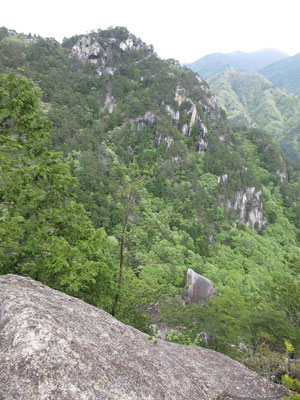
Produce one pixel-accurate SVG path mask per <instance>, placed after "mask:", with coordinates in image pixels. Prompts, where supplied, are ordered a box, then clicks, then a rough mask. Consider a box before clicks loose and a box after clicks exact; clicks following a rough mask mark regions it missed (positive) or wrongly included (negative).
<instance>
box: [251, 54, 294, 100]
mask: <svg viewBox="0 0 300 400" xmlns="http://www.w3.org/2000/svg"><path fill="white" fill-rule="evenodd" d="M258 72H259V73H260V74H262V75H264V76H265V77H266V78H267V79H269V80H270V81H271V82H273V83H275V84H276V85H278V86H279V87H281V88H284V89H286V90H288V91H289V92H291V93H294V94H295V95H297V96H300V53H298V54H296V55H294V56H292V57H288V58H286V59H283V60H279V61H278V62H274V63H272V64H270V65H267V66H265V67H263V68H261V69H260V70H259V71H258Z"/></svg>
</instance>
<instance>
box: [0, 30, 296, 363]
mask: <svg viewBox="0 0 300 400" xmlns="http://www.w3.org/2000/svg"><path fill="white" fill-rule="evenodd" d="M1 38H2V40H1V41H0V54H1V57H0V70H1V72H3V73H4V74H3V75H2V76H1V97H0V99H1V108H0V128H1V132H0V133H1V144H2V146H1V161H2V165H1V168H2V170H1V184H0V196H1V199H0V201H1V205H0V207H1V208H0V213H1V214H0V221H1V230H0V235H1V246H2V247H1V250H2V251H1V262H2V264H1V267H0V268H1V269H0V271H1V273H7V272H14V273H19V274H24V275H30V276H32V277H33V278H35V279H40V280H41V281H42V282H44V283H47V284H49V285H51V286H53V287H55V288H58V289H60V290H64V291H67V292H68V293H71V294H74V295H76V296H78V297H81V298H83V299H84V300H86V301H88V302H90V303H92V304H94V305H96V306H99V307H103V308H104V309H105V310H106V311H108V312H111V313H112V312H113V313H114V314H115V315H116V317H117V318H119V319H121V320H122V321H124V322H125V323H128V324H131V325H133V326H135V327H137V328H138V329H140V330H142V331H144V332H149V333H151V330H152V327H151V319H150V317H149V315H148V313H147V310H148V307H149V304H151V303H153V302H156V301H158V300H163V299H165V298H172V297H174V298H175V299H176V296H178V295H180V294H181V292H182V290H183V287H184V285H185V274H186V271H187V269H188V268H193V269H194V270H195V271H196V272H198V273H201V274H202V275H205V276H206V277H207V278H209V279H210V280H211V281H212V283H213V285H214V287H215V289H216V293H217V299H216V300H214V301H213V302H211V303H209V304H207V305H206V306H205V307H204V308H202V309H201V312H202V311H203V314H202V313H201V312H200V311H199V310H200V306H191V307H186V308H185V309H182V308H181V307H180V306H178V307H177V308H176V310H177V311H178V316H176V315H177V312H176V313H175V314H176V315H175V314H174V313H173V311H174V310H173V305H172V304H171V303H170V304H169V307H167V308H168V309H167V310H166V317H165V318H168V322H169V324H170V325H172V324H173V325H175V326H176V327H178V326H180V327H182V329H183V331H185V332H186V333H187V335H188V337H189V340H192V341H194V340H195V338H196V337H197V335H198V333H199V329H204V330H205V331H207V332H208V333H209V336H208V337H209V339H208V342H207V344H206V346H207V347H210V348H214V349H218V350H220V351H223V352H224V353H227V354H230V355H232V356H235V357H236V356H238V355H239V354H240V350H239V348H238V347H234V346H232V345H235V346H238V344H239V343H241V342H243V343H244V344H245V346H246V348H248V349H250V351H254V352H255V351H257V349H259V346H260V345H261V344H262V343H264V344H265V343H268V344H269V345H270V348H271V349H272V350H278V351H280V350H281V349H282V348H283V342H284V339H288V340H289V341H291V342H292V343H294V345H295V347H297V346H298V348H299V344H300V343H299V299H300V296H299V260H300V251H299V246H298V244H299V242H298V241H299V228H300V211H299V198H300V196H299V193H300V181H299V171H298V170H297V168H296V167H295V166H294V165H293V164H291V163H290V162H289V161H288V160H286V158H285V157H284V155H283V153H282V152H281V150H280V149H279V147H278V146H277V145H276V144H275V143H274V142H273V141H272V139H271V138H270V137H269V136H268V135H267V134H265V133H264V132H262V131H260V130H258V129H246V128H245V129H244V128H243V129H241V128H239V129H236V130H231V129H230V127H229V124H228V122H227V119H226V115H225V113H224V112H222V111H221V110H220V107H219V105H218V104H217V102H216V100H215V98H214V97H213V95H212V94H211V92H210V90H209V88H208V86H207V84H206V83H205V82H203V81H201V80H199V78H198V77H197V75H196V74H195V73H193V72H192V71H190V70H188V69H186V68H182V67H180V66H179V64H178V63H176V62H175V61H174V60H168V61H163V60H160V59H159V58H158V57H157V56H156V54H155V53H154V52H153V49H152V48H151V47H150V46H147V45H145V44H144V43H143V42H142V41H141V40H140V39H137V38H136V37H135V36H133V35H131V34H130V33H129V32H128V31H127V30H126V29H125V28H114V29H109V30H107V31H100V30H99V31H98V32H94V33H92V34H90V35H80V36H76V37H73V38H70V39H65V40H64V42H63V44H62V45H60V44H59V43H57V42H56V41H54V40H53V39H43V38H41V37H33V38H32V37H27V36H24V35H17V34H11V33H9V32H8V31H7V30H5V29H4V28H3V29H2V30H1ZM74 46H75V47H74ZM83 49H85V50H84V51H83ZM22 66H24V68H25V69H24V73H23V75H24V76H26V77H27V78H29V79H30V80H31V81H28V80H26V79H25V78H24V77H21V76H20V75H7V73H8V72H9V71H11V70H14V69H15V68H17V67H22ZM32 81H33V82H34V83H32ZM36 86H39V87H40V88H41V89H42V92H40V93H42V94H41V95H42V102H41V103H39V102H38V100H37V99H38V96H39V95H38V91H37V89H36ZM24 95H26V96H25V97H26V99H24V98H23V97H22V96H24ZM25 100H26V101H25ZM45 117H46V118H47V119H49V120H50V121H51V130H50V135H49V136H47V135H46V133H45V132H46V131H48V129H49V124H48V122H47V123H46V122H45V120H44V118H45ZM57 151H60V153H57ZM80 204H82V205H80ZM84 209H85V210H86V211H84ZM291 293H292V295H291ZM116 299H117V301H116ZM237 305H239V307H237ZM172 313H173V314H172ZM203 316H206V317H207V318H205V319H204V317H203ZM172 321H173V322H172ZM196 328H197V329H196ZM201 345H205V343H201Z"/></svg>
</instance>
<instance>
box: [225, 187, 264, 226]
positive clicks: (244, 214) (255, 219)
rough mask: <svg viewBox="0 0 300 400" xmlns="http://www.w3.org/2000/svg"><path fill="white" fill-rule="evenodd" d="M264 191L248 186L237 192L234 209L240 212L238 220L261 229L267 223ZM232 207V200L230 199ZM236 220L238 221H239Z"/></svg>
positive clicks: (229, 203) (229, 204)
mask: <svg viewBox="0 0 300 400" xmlns="http://www.w3.org/2000/svg"><path fill="white" fill-rule="evenodd" d="M261 197H262V192H261V190H258V191H257V190H256V188H255V187H248V188H247V189H246V190H245V191H244V190H240V191H238V192H236V194H235V199H234V204H233V209H234V210H236V211H237V213H238V220H237V221H241V222H243V223H244V224H246V225H247V226H249V227H251V228H253V229H257V230H258V231H260V230H261V229H262V228H263V227H264V226H265V225H266V223H267V221H266V219H265V217H264V214H263V203H262V199H261ZM228 208H229V209H231V208H232V205H231V202H230V201H228ZM237 221H236V222H237Z"/></svg>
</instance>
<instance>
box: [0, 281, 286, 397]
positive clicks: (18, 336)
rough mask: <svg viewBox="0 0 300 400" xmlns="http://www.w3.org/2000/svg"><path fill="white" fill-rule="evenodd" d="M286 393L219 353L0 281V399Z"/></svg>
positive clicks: (32, 287)
mask: <svg viewBox="0 0 300 400" xmlns="http://www.w3.org/2000/svg"><path fill="white" fill-rule="evenodd" d="M286 392H287V390H286V389H284V388H283V387H281V386H278V385H276V384H274V383H271V382H269V381H267V380H266V379H264V378H262V377H260V376H259V375H257V374H256V373H254V372H252V371H250V370H248V369H247V368H246V367H244V366H243V365H241V364H240V363H238V362H237V361H233V360H231V359H230V358H229V357H226V356H224V355H223V354H220V353H217V352H215V351H212V350H208V349H204V348H201V347H197V346H182V345H178V344H174V343H168V342H164V341H162V340H157V341H152V340H149V337H148V335H145V334H143V333H141V332H139V331H138V330H136V329H134V328H132V327H130V326H126V325H124V324H122V323H121V322H119V321H117V320H116V319H115V318H113V317H112V316H111V315H109V314H107V313H106V312H104V311H102V310H99V309H97V308H95V307H93V306H91V305H89V304H86V303H84V302H83V301H82V300H79V299H76V298H74V297H70V296H67V295H66V294H63V293H61V292H58V291H56V290H53V289H50V288H48V287H47V286H45V285H42V284H41V283H39V282H35V281H33V280H32V279H30V278H24V277H21V276H16V275H6V276H2V277H0V393H1V399H3V400H10V399H14V400H21V399H31V400H40V399H72V400H82V399H89V400H94V399H95V400H96V399H97V400H101V399H103V400H104V399H106V400H113V399H118V400H126V399H127V400H129V399H131V400H143V399H144V400H146V399H147V400H171V399H172V400H174V399H178V400H179V399H191V400H193V399H195V400H196V399H197V400H202V399H203V400H213V399H217V398H219V399H220V398H225V396H226V395H227V396H229V397H233V398H234V397H236V398H267V397H269V398H270V397H272V396H274V397H278V398H279V397H281V396H282V395H285V394H286ZM218 396H219V397H218Z"/></svg>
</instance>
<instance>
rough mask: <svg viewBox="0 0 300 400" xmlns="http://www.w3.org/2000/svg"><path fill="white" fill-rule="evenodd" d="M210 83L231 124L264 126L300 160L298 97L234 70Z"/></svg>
mask: <svg viewBox="0 0 300 400" xmlns="http://www.w3.org/2000/svg"><path fill="white" fill-rule="evenodd" d="M209 85H210V87H211V88H212V89H213V91H214V93H215V95H216V96H217V99H218V101H219V103H220V105H221V107H222V108H224V110H225V111H226V113H227V115H228V119H229V120H230V122H231V124H232V125H246V126H254V127H258V128H260V129H265V130H266V131H267V132H269V134H270V135H271V136H272V138H273V139H274V140H275V141H276V142H277V143H278V144H279V145H280V146H281V148H282V149H283V151H284V152H285V154H286V155H287V156H288V157H289V158H290V159H292V160H294V161H295V162H297V163H300V143H299V140H300V99H298V98H297V97H296V96H294V95H293V94H291V93H289V92H287V91H286V90H284V89H281V88H279V87H277V86H276V85H274V84H272V83H271V82H270V81H269V80H268V79H266V78H265V77H263V76H262V75H260V74H257V73H256V74H250V73H245V72H237V71H235V70H234V69H231V70H228V71H225V72H224V73H223V74H218V75H216V76H215V77H213V78H211V79H210V80H209Z"/></svg>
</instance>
